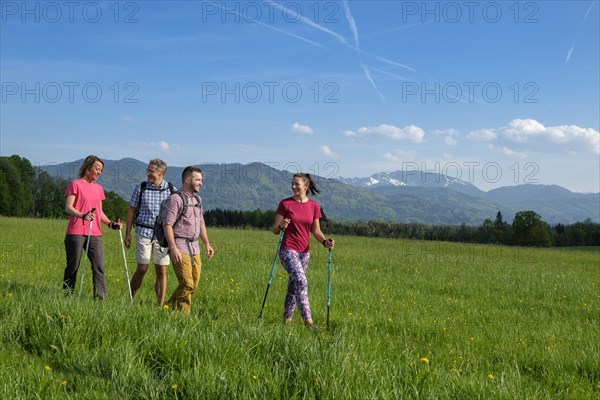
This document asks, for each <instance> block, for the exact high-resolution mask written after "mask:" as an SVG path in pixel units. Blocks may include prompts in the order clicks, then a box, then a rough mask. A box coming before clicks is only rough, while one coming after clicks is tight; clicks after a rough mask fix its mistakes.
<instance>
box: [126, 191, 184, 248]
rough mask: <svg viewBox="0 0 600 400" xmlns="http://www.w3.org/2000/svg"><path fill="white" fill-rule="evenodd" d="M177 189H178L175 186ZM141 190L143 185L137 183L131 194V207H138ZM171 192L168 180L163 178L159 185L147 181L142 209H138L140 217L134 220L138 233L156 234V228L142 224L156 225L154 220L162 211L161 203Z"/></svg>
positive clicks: (147, 235)
mask: <svg viewBox="0 0 600 400" xmlns="http://www.w3.org/2000/svg"><path fill="white" fill-rule="evenodd" d="M152 189H155V190H152ZM158 189H160V190H158ZM163 189H164V190H163ZM175 190H177V189H176V188H175ZM140 191H141V185H136V187H135V189H133V193H132V194H131V200H129V205H130V206H131V207H135V208H137V206H138V202H139V200H140ZM170 194H171V192H170V191H169V186H168V184H167V181H165V180H163V181H162V183H161V184H160V185H158V186H154V184H152V183H150V182H146V190H144V193H143V194H142V202H141V204H140V209H139V210H138V211H139V213H138V217H137V219H136V220H135V221H134V222H135V233H136V234H138V235H142V236H145V237H147V238H151V237H152V236H154V229H152V228H147V227H145V226H140V225H146V226H154V221H155V220H156V217H157V216H158V212H159V211H160V203H161V202H162V201H163V200H164V199H166V198H167V197H169V195H170Z"/></svg>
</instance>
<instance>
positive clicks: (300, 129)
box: [292, 122, 313, 135]
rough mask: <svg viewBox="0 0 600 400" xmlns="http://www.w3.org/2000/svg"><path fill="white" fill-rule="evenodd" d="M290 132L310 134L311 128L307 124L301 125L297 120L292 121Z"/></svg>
mask: <svg viewBox="0 0 600 400" xmlns="http://www.w3.org/2000/svg"><path fill="white" fill-rule="evenodd" d="M292 132H296V133H301V134H303V135H312V134H313V130H312V128H311V127H310V126H308V125H301V124H300V123H299V122H294V124H293V125H292Z"/></svg>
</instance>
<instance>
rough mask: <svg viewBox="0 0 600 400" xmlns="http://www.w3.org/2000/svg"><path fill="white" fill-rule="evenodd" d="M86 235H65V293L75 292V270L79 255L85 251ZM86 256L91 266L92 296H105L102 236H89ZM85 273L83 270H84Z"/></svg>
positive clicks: (79, 258) (77, 267)
mask: <svg viewBox="0 0 600 400" xmlns="http://www.w3.org/2000/svg"><path fill="white" fill-rule="evenodd" d="M86 242H87V236H83V235H66V236H65V252H66V254H67V267H66V268H65V275H64V278H63V289H64V290H65V292H67V293H73V292H75V283H76V281H77V271H78V270H79V263H80V261H81V256H82V255H83V254H84V252H85V247H86ZM88 258H89V260H90V264H91V267H92V282H93V284H94V297H98V298H99V299H105V298H106V278H105V277H104V253H103V252H102V236H91V237H90V247H89V249H88ZM84 273H85V272H84Z"/></svg>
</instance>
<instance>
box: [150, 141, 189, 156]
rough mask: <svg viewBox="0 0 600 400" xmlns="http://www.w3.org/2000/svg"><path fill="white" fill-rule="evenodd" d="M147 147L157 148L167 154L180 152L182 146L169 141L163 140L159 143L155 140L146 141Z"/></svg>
mask: <svg viewBox="0 0 600 400" xmlns="http://www.w3.org/2000/svg"><path fill="white" fill-rule="evenodd" d="M144 145H145V147H148V148H150V149H155V150H158V151H160V152H162V153H166V154H173V153H175V152H178V151H179V149H180V146H179V145H178V144H170V143H168V142H165V141H164V140H161V141H160V142H158V143H155V142H150V143H144Z"/></svg>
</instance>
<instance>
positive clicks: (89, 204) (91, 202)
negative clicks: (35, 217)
mask: <svg viewBox="0 0 600 400" xmlns="http://www.w3.org/2000/svg"><path fill="white" fill-rule="evenodd" d="M70 195H74V196H75V201H74V202H73V207H74V208H75V209H76V210H78V211H81V212H82V213H86V212H88V211H91V210H92V208H95V209H96V211H95V212H94V214H96V219H94V224H93V225H92V234H91V236H102V229H101V227H100V225H102V224H101V221H100V216H101V215H102V200H104V199H105V196H104V189H102V186H100V185H99V184H97V183H89V182H87V181H86V180H83V179H75V180H74V181H71V183H69V186H67V192H66V194H65V197H67V196H70ZM81 221H83V220H82V219H81V218H77V217H71V219H69V224H68V225H67V235H85V236H87V235H88V232H89V229H90V221H83V222H84V223H83V224H82V223H81Z"/></svg>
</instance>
